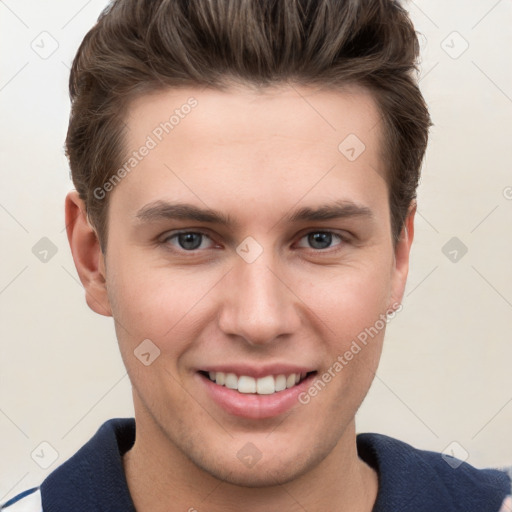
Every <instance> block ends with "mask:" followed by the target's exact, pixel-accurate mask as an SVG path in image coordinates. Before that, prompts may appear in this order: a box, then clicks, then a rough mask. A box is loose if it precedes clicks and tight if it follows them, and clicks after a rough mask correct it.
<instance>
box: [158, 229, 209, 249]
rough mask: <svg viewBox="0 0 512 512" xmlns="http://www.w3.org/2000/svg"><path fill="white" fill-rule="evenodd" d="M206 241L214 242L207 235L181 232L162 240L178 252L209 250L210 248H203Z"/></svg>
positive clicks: (195, 232)
mask: <svg viewBox="0 0 512 512" xmlns="http://www.w3.org/2000/svg"><path fill="white" fill-rule="evenodd" d="M205 239H208V240H210V242H212V243H213V241H212V240H211V239H210V238H209V237H208V235H206V234H205V233H201V232H199V231H181V232H179V233H174V234H172V235H170V236H167V237H166V238H164V239H163V240H162V243H163V244H171V245H173V246H174V247H176V248H177V249H178V250H183V251H189V252H190V251H195V250H197V249H207V248H208V247H204V246H203V247H201V246H202V245H203V241H204V240H205Z"/></svg>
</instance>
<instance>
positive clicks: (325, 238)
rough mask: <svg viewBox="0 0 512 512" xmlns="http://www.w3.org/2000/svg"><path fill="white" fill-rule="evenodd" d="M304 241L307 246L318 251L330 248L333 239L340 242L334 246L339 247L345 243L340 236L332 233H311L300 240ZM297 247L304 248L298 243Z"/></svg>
mask: <svg viewBox="0 0 512 512" xmlns="http://www.w3.org/2000/svg"><path fill="white" fill-rule="evenodd" d="M304 239H305V240H306V241H307V243H308V244H310V247H312V248H313V249H315V250H320V251H321V250H325V249H329V248H330V247H332V245H331V244H332V242H333V239H338V240H339V241H340V243H338V244H336V245H341V244H342V243H343V242H345V239H344V238H343V237H342V236H341V235H338V234H336V233H333V232H332V231H311V232H310V233H307V234H306V235H304V236H303V237H302V238H301V240H304ZM299 247H304V245H301V244H300V243H299Z"/></svg>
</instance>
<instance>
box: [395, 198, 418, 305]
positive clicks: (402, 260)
mask: <svg viewBox="0 0 512 512" xmlns="http://www.w3.org/2000/svg"><path fill="white" fill-rule="evenodd" d="M415 214H416V203H415V202H413V203H411V205H410V207H409V210H408V213H407V217H406V219H405V222H404V225H403V227H402V232H401V233H400V240H398V242H397V243H396V247H395V258H394V268H393V269H392V272H393V275H392V290H391V304H390V308H392V305H393V304H400V303H401V302H402V298H403V295H404V291H405V285H406V284H407V275H408V273H409V256H410V253H411V245H412V241H413V238H414V216H415Z"/></svg>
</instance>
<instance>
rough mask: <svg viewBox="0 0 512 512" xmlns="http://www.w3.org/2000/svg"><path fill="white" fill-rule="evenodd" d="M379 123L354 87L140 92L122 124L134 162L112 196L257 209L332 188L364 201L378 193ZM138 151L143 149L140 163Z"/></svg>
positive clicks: (136, 203)
mask: <svg viewBox="0 0 512 512" xmlns="http://www.w3.org/2000/svg"><path fill="white" fill-rule="evenodd" d="M379 118H380V116H379V112H378V109H377V106H376V104H375V101H374V99H373V97H372V96H371V94H370V93H369V92H368V91H366V90H365V89H362V88H360V87H355V86H352V87H344V88H343V89H336V90H325V89H323V90H321V89H318V88H313V87H304V86H291V85H286V86H279V87H274V88H267V89H261V90H254V89H248V88H244V87H236V88H235V87H233V88H230V89H227V90H224V91H220V90H215V89H208V88H205V89H199V88H179V89H172V90H171V89H169V90H164V91H160V92H157V93H154V94H150V95H145V96H141V97H139V98H137V99H136V100H134V101H133V102H132V103H131V104H130V108H129V109H128V112H127V115H126V119H125V122H126V124H127V126H128V132H127V136H126V147H127V148H128V154H127V159H128V158H130V155H132V154H134V153H137V154H139V156H138V160H137V162H136V166H134V167H133V170H130V172H129V173H127V174H128V176H127V177H126V179H123V182H122V183H121V184H120V185H118V186H117V187H116V190H115V191H114V196H116V195H120V190H121V189H122V190H124V193H123V195H124V197H125V198H127V199H128V198H129V199H130V201H129V202H130V204H131V205H132V207H133V209H135V208H137V207H141V206H142V205H143V204H145V203H147V202H149V201H151V200H154V199H155V198H163V197H164V196H166V197H167V198H168V199H173V200H185V199H186V200H189V199H191V198H192V199H194V200H196V201H197V200H198V199H199V200H203V199H204V201H202V202H206V200H207V199H208V200H209V201H210V203H211V200H212V197H213V196H215V198H216V200H217V201H218V205H219V206H222V205H221V203H222V202H226V201H228V200H229V198H231V199H233V194H238V196H239V200H240V201H243V200H245V199H255V198H258V199H259V200H260V202H261V203H262V204H263V205H264V204H265V202H268V203H269V204H270V203H272V204H273V201H274V200H275V199H276V193H277V192H279V194H278V195H279V197H281V198H283V197H286V196H289V200H290V201H291V202H297V201H298V200H299V199H300V196H301V195H302V196H304V194H306V193H307V194H309V197H310V198H313V197H314V196H315V194H323V195H324V196H325V195H327V196H328V195H332V193H333V191H335V190H338V191H340V192H341V191H345V192H346V193H347V195H348V196H350V195H352V196H354V194H356V195H357V194H359V195H360V196H361V195H363V196H366V197H359V198H357V197H356V198H354V197H352V199H355V200H356V201H357V200H359V201H358V202H361V203H362V202H365V201H364V199H366V200H367V201H372V198H371V197H370V196H372V194H375V193H377V189H379V192H378V193H380V194H382V189H383V187H384V188H385V182H384V180H383V177H384V168H383V167H384V161H383V159H382V156H381V147H382V143H381V125H380V122H379ZM143 146H146V147H150V148H151V149H150V150H149V151H145V150H144V151H143V152H144V153H145V156H144V157H142V158H140V153H141V151H140V150H141V148H143ZM308 190H309V192H308ZM228 192H229V193H228ZM338 195H339V194H338ZM349 198H350V197H349Z"/></svg>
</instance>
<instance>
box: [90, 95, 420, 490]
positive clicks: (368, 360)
mask: <svg viewBox="0 0 512 512" xmlns="http://www.w3.org/2000/svg"><path fill="white" fill-rule="evenodd" d="M191 97H193V98H194V100H193V101H191V100H189V98H191ZM187 100H188V103H187ZM187 104H188V105H189V106H190V107H184V105H187ZM176 109H178V113H177V115H176V116H175V119H174V120H173V121H172V122H173V123H174V124H173V125H172V128H169V126H168V125H163V126H165V127H166V128H167V131H168V133H166V130H165V129H164V128H162V125H161V124H160V123H164V122H165V121H168V120H169V116H170V115H171V114H172V113H173V111H175V110H176ZM379 117H380V116H379V114H378V112H377V107H376V105H375V103H374V102H373V99H372V97H371V95H370V94H369V93H367V92H365V91H364V90H362V89H356V88H350V89H349V88H347V89H344V90H337V91H330V92H329V91H326V90H314V89H311V88H306V87H298V86H296V87H293V88H292V87H288V86H283V87H280V88H276V89H266V90H265V91H263V92H254V91H251V90H249V89H241V88H240V89H234V88H233V89H231V90H229V91H227V92H220V91H213V90H199V89H181V90H173V91H165V92H160V93H158V94H153V95H151V96H144V97H141V98H139V99H137V100H136V101H135V102H134V103H133V104H132V105H131V108H130V111H129V115H128V116H127V118H126V123H127V125H128V127H129V131H128V139H127V147H128V148H130V154H131V155H133V153H132V152H133V151H135V152H137V155H138V156H136V158H137V162H136V163H135V162H134V161H132V162H131V164H134V165H133V167H131V166H130V165H128V166H127V167H126V169H130V170H129V171H127V172H125V173H122V174H123V176H122V179H121V180H120V182H119V183H117V184H116V185H115V186H112V187H111V188H110V187H108V192H107V193H108V194H110V196H109V201H110V204H109V239H108V247H107V251H106V260H105V265H106V267H103V272H104V275H105V279H106V282H105V283H104V288H105V295H104V299H102V298H101V297H102V295H101V293H100V292H98V289H96V298H97V299H98V300H96V301H93V300H89V304H90V305H91V307H93V309H95V310H96V311H97V312H99V313H101V314H112V316H113V317H114V319H115V322H116V332H117V336H118V340H119V345H120V349H121V353H122V357H123V359H124V363H125V364H126V367H127V370H128V373H129V376H130V379H131V382H132V385H133V389H134V401H135V411H136V418H137V422H138V423H137V427H138V429H139V428H140V432H141V433H142V432H147V433H148V435H149V433H152V435H153V436H156V437H158V438H159V439H161V440H165V443H164V444H166V446H167V448H168V449H169V451H170V452H172V450H175V451H176V452H180V453H182V454H184V455H185V456H186V458H187V459H189V460H190V461H191V462H192V463H193V464H194V465H195V466H196V467H198V468H201V469H202V470H205V471H207V472H208V473H209V474H211V475H213V476H215V477H217V478H221V479H223V480H226V481H228V482H231V483H236V484H243V485H248V486H260V485H262V486H263V485H270V484H271V483H275V482H286V481H289V480H291V479H293V478H295V477H297V476H299V475H301V474H303V473H304V472H306V471H308V470H312V469H313V468H315V467H316V466H318V465H319V464H320V463H321V462H322V461H326V460H327V459H328V456H329V457H331V456H332V454H335V453H336V452H337V450H338V451H339V450H342V449H346V447H347V446H348V443H353V442H354V439H353V437H350V435H351V434H353V420H354V416H355V413H356V411H357V409H358V407H359V406H360V404H361V402H362V400H363V398H364V397H365V395H366V393H367V391H368V389H369V386H370V384H371V381H372V379H373V376H374V372H375V370H376V368H377V365H378V361H379V357H380V353H381V346H382V339H383V336H384V331H385V325H384V326H383V324H385V322H384V321H383V318H384V315H385V314H386V312H389V311H391V309H392V308H393V305H394V307H395V308H396V306H397V304H399V302H400V300H401V297H402V294H403V289H404V286H405V279H406V275H407V262H408V254H409V246H410V241H411V235H412V217H413V213H411V215H410V216H409V218H408V221H407V223H408V224H407V225H408V227H409V237H404V238H403V239H402V241H401V242H399V243H398V245H397V246H396V248H395V247H394V246H393V241H392V234H391V226H390V211H389V204H388V189H387V185H386V181H385V170H384V161H383V157H382V154H381V146H382V145H381V137H382V131H381V125H380V124H379ZM177 119H179V120H178V121H177ZM158 128H160V129H158ZM350 134H352V135H350ZM354 135H355V136H356V137H357V138H355V137H354ZM148 137H149V138H148ZM347 137H349V138H348V139H347V140H346V141H345V142H344V140H345V139H346V138H347ZM150 139H151V141H152V142H151V141H150ZM159 139H161V140H159ZM340 144H341V146H340ZM362 144H364V150H363V151H362V152H361V150H362V149H363V146H362ZM144 145H145V146H146V147H149V148H150V149H149V150H148V151H145V150H140V148H141V147H142V146H144ZM340 148H341V149H340ZM351 148H352V149H351ZM142 153H144V154H145V156H142ZM128 158H129V156H128V157H127V161H128ZM100 259H101V255H100ZM100 267H101V264H100ZM86 288H87V287H86ZM90 289H92V284H91V286H90ZM372 328H373V329H372ZM365 330H366V331H365ZM368 330H370V332H372V336H368V334H367V336H366V338H367V339H366V343H363V342H362V339H363V338H364V337H365V336H364V334H362V333H364V332H366V333H368ZM376 331H377V332H376ZM358 337H359V338H358ZM144 340H146V341H144ZM148 340H149V341H148ZM143 341H144V343H143V344H142V345H141V343H142V342H143ZM354 342H355V343H356V345H357V346H358V347H359V350H358V349H357V348H355V345H354ZM347 352H350V353H351V354H352V357H350V355H349V354H347ZM326 375H327V376H326ZM329 376H330V378H329ZM212 379H213V380H215V381H218V383H217V382H213V381H212ZM297 381H298V382H297ZM320 381H321V382H320ZM287 386H288V387H287ZM237 388H238V389H237ZM283 388H285V389H283ZM315 389H316V391H315ZM258 459H259V460H258ZM252 460H257V463H256V464H255V465H254V464H252V462H251V461H252Z"/></svg>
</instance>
